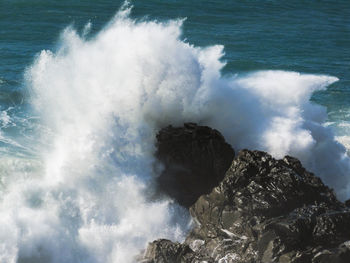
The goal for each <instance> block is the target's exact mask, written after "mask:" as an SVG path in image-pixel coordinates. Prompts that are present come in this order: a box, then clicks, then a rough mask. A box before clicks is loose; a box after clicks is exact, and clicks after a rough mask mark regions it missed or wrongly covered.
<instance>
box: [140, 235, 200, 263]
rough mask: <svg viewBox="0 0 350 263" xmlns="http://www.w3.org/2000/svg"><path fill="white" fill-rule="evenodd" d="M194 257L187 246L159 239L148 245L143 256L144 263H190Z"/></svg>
mask: <svg viewBox="0 0 350 263" xmlns="http://www.w3.org/2000/svg"><path fill="white" fill-rule="evenodd" d="M194 257H195V255H194V252H193V251H192V250H191V249H190V247H189V246H188V245H185V244H180V243H174V242H171V241H170V240H167V239H159V240H156V241H154V242H152V243H150V244H149V246H148V247H147V250H146V252H145V255H144V261H143V262H145V263H180V262H181V263H182V262H184V263H185V262H192V260H193V259H194Z"/></svg>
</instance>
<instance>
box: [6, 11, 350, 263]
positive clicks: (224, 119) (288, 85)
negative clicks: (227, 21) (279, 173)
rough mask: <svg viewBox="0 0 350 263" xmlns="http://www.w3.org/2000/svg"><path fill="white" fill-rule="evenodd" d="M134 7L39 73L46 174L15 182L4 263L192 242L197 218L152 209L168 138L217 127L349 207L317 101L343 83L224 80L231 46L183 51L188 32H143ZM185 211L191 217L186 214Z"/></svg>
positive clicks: (104, 255)
mask: <svg viewBox="0 0 350 263" xmlns="http://www.w3.org/2000/svg"><path fill="white" fill-rule="evenodd" d="M129 13H130V8H128V7H124V8H123V9H122V10H121V11H120V12H118V14H117V15H116V16H115V17H114V18H113V19H112V21H111V22H110V23H109V24H108V25H107V26H106V27H105V28H104V29H103V30H101V32H99V33H98V34H97V35H95V36H94V37H92V38H89V39H86V38H85V37H86V34H85V33H84V34H83V36H80V35H79V34H78V33H77V32H76V31H75V30H74V29H73V28H67V29H66V30H65V31H64V32H63V33H62V36H61V39H60V41H59V47H58V49H57V50H56V51H42V52H41V53H40V54H39V55H38V57H37V58H36V60H35V62H34V63H33V65H32V66H31V67H30V68H28V70H27V73H26V81H27V86H28V89H29V90H30V94H31V99H32V105H33V107H34V108H35V109H36V111H37V112H38V114H39V115H40V120H41V123H42V125H43V126H45V127H46V128H45V129H44V131H45V132H42V134H41V135H40V140H41V141H43V142H48V143H43V145H44V147H42V149H40V152H39V154H38V155H39V156H40V160H41V165H40V167H41V169H38V170H39V171H36V172H32V173H29V174H28V173H27V174H22V175H21V176H14V177H12V179H11V178H10V179H9V180H8V181H6V187H5V188H4V189H5V190H4V191H2V196H1V205H0V227H1V230H0V240H1V242H0V244H1V245H0V261H1V262H2V261H3V262H16V261H17V262H60V263H64V262H123V263H125V262H126V263H127V262H133V261H134V256H135V255H137V254H138V253H139V252H140V250H141V249H142V248H144V247H145V245H146V243H147V241H152V240H154V239H156V238H170V239H173V240H181V238H182V237H183V231H185V230H186V227H187V223H188V218H187V217H186V215H185V216H182V215H183V214H185V213H183V211H180V210H181V208H179V207H177V206H176V205H175V204H173V203H172V202H171V201H170V200H150V199H149V196H151V195H152V193H150V192H152V187H151V185H152V180H153V178H154V177H155V176H157V173H156V172H155V170H154V164H155V160H154V157H153V153H154V151H155V149H154V140H155V134H156V132H157V131H158V130H159V129H160V128H161V127H163V126H165V125H168V124H173V125H180V124H182V123H183V122H187V121H193V122H197V123H199V124H204V125H210V126H212V127H213V128H216V129H218V130H219V131H220V132H222V133H223V134H224V135H225V138H226V139H227V140H228V141H229V142H230V143H231V144H232V146H234V147H235V148H236V149H242V148H250V149H260V150H266V151H269V152H270V153H271V154H272V155H274V156H275V157H282V156H283V155H286V154H290V155H294V156H296V157H298V158H300V159H301V161H302V162H303V164H304V165H305V166H306V167H307V168H308V169H310V170H312V171H313V172H315V173H317V175H319V176H322V178H323V179H324V180H325V182H327V183H328V184H329V185H330V186H332V187H335V189H336V190H337V192H338V194H339V196H341V197H343V198H345V197H346V196H348V189H347V187H348V181H349V177H348V174H349V159H348V157H347V156H346V154H345V149H344V147H343V146H342V145H340V144H339V143H337V142H336V141H335V140H334V136H333V133H332V131H331V130H330V129H329V128H326V127H324V126H322V123H323V122H324V120H325V118H326V117H327V114H326V111H325V109H324V108H322V107H320V106H318V105H315V104H312V103H311V102H310V101H309V98H310V96H311V94H312V92H313V91H315V90H319V89H324V88H326V86H327V85H330V84H331V83H333V82H335V81H336V80H337V79H336V78H334V77H329V76H317V75H308V74H299V73H295V72H284V71H263V72H255V73H251V74H247V75H238V76H234V77H224V76H222V75H221V73H220V72H221V69H222V68H223V67H224V65H225V63H224V62H222V61H221V58H222V55H223V47H222V46H219V45H218V46H212V47H207V48H200V47H194V46H192V45H191V44H189V43H187V42H185V41H183V40H182V39H181V26H182V23H183V21H182V20H172V21H167V22H157V21H148V20H142V21H135V20H132V19H131V18H129ZM179 211H180V212H179Z"/></svg>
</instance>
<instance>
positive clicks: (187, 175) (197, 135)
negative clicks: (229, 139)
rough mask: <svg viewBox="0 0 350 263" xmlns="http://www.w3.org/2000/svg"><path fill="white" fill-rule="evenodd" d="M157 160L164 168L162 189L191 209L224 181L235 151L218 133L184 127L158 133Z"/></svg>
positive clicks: (159, 180)
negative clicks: (203, 195) (200, 198)
mask: <svg viewBox="0 0 350 263" xmlns="http://www.w3.org/2000/svg"><path fill="white" fill-rule="evenodd" d="M156 157H157V158H158V159H159V160H160V161H161V162H162V163H163V164H164V170H163V172H162V173H161V175H160V176H159V178H158V181H157V182H158V184H159V189H161V190H162V191H163V192H165V193H166V194H167V195H169V196H170V197H172V198H174V199H175V200H176V201H177V202H178V203H179V204H181V205H183V206H185V207H189V206H190V205H192V204H193V203H194V202H195V201H196V200H197V199H198V197H200V196H201V195H202V194H207V193H209V192H210V191H211V190H212V188H213V187H215V186H217V185H218V184H219V182H220V181H221V180H222V179H223V178H224V175H225V172H226V171H227V169H228V168H229V167H230V165H231V162H232V159H233V158H234V151H233V149H232V147H231V146H230V145H229V144H228V143H226V142H225V139H224V137H223V136H222V135H221V134H220V133H219V132H218V131H217V130H214V129H211V128H209V127H207V126H198V125H197V124H194V123H185V124H184V126H183V127H177V128H176V127H172V126H168V127H166V128H163V129H162V130H160V131H159V133H158V134H157V152H156Z"/></svg>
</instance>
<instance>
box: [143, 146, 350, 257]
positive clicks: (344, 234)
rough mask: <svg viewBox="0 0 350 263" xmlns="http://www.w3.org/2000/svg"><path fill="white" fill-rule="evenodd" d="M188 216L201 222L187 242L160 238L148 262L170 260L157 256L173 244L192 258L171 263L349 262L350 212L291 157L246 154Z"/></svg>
mask: <svg viewBox="0 0 350 263" xmlns="http://www.w3.org/2000/svg"><path fill="white" fill-rule="evenodd" d="M190 213H191V215H192V217H193V219H194V221H195V222H196V227H195V228H194V229H193V230H192V231H191V232H190V233H189V234H188V236H187V239H186V241H185V242H184V244H178V243H171V242H170V241H167V243H166V246H161V245H159V243H158V245H157V247H158V248H160V247H161V249H160V250H159V251H158V252H157V253H153V254H152V253H150V254H149V255H151V257H150V258H152V259H153V260H154V261H150V262H172V261H157V258H159V256H158V255H167V253H170V252H171V251H173V248H172V246H174V245H176V246H177V247H181V249H182V250H181V249H180V250H181V251H183V249H184V248H185V247H186V249H185V251H186V253H185V255H187V257H184V256H182V257H181V260H180V261H174V262H185V263H196V262H198V263H199V262H219V263H257V262H259V263H273V262H281V263H287V262H288V263H309V262H311V263H326V262H327V263H328V262H332V263H345V262H350V209H349V208H348V207H346V206H345V204H343V203H341V202H340V201H338V200H337V199H336V197H335V195H334V193H333V191H332V190H331V189H329V188H328V187H327V186H325V185H324V184H323V183H322V181H321V180H320V179H319V178H318V177H316V176H314V175H313V174H312V173H310V172H308V171H306V170H305V169H304V168H303V167H302V165H301V163H300V162H299V161H298V160H297V159H295V158H292V157H290V156H286V157H285V158H283V159H282V160H275V159H274V158H272V157H271V156H270V155H269V154H267V153H265V152H260V151H248V150H243V151H241V152H240V153H239V154H238V156H237V158H236V159H235V160H234V161H233V162H232V165H231V167H230V168H229V169H228V171H227V173H226V175H225V178H224V179H223V180H222V182H221V183H220V184H219V185H218V186H217V187H215V188H214V189H213V190H212V191H211V192H210V193H209V194H205V195H202V196H201V197H200V198H199V199H198V200H197V201H196V203H195V204H194V205H193V206H191V208H190ZM159 242H161V243H162V242H165V241H159ZM169 251H170V252H169ZM170 254H171V253H170ZM175 254H176V253H175ZM180 254H181V253H180ZM181 255H182V254H181ZM165 258H166V257H165Z"/></svg>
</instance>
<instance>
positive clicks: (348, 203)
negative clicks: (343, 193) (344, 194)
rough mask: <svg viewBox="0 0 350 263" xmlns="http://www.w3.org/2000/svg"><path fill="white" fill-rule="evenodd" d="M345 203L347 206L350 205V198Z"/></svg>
mask: <svg viewBox="0 0 350 263" xmlns="http://www.w3.org/2000/svg"><path fill="white" fill-rule="evenodd" d="M345 205H346V206H347V207H350V199H349V200H346V201H345Z"/></svg>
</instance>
